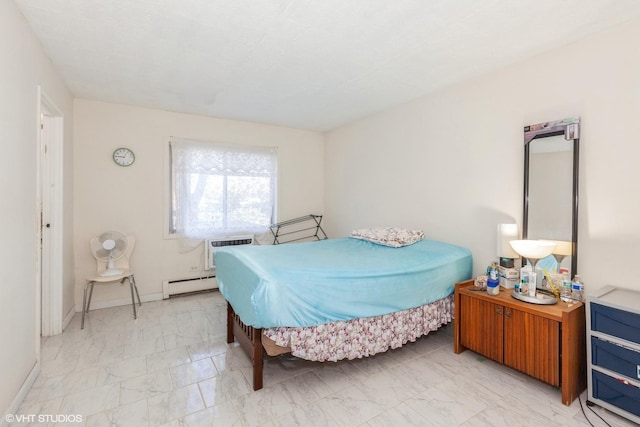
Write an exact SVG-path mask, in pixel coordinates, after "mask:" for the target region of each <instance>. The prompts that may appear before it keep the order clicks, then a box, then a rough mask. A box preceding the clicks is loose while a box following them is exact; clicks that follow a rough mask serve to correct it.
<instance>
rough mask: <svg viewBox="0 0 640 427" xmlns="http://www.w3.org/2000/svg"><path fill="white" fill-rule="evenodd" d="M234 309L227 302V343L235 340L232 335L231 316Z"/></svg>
mask: <svg viewBox="0 0 640 427" xmlns="http://www.w3.org/2000/svg"><path fill="white" fill-rule="evenodd" d="M233 315H234V311H233V308H232V307H231V304H229V303H228V302H227V344H231V343H232V342H234V341H235V339H234V337H233V317H234V316H233Z"/></svg>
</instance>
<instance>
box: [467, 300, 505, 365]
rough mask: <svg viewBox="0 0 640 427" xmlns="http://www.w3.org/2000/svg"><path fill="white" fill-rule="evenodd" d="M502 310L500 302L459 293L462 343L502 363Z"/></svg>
mask: <svg viewBox="0 0 640 427" xmlns="http://www.w3.org/2000/svg"><path fill="white" fill-rule="evenodd" d="M502 310H503V307H502V305H500V304H494V303H491V302H487V301H483V300H481V299H477V298H472V297H469V296H467V295H461V296H460V317H461V319H460V327H461V331H462V332H461V337H460V340H461V342H462V345H463V346H464V347H466V348H468V349H469V350H473V351H475V352H476V353H479V354H482V355H483V356H485V357H487V358H489V359H492V360H495V361H497V362H500V363H502Z"/></svg>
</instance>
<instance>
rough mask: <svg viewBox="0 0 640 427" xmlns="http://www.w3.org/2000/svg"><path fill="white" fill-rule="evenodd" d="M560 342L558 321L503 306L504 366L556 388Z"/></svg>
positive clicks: (557, 383) (558, 378) (558, 380)
mask: <svg viewBox="0 0 640 427" xmlns="http://www.w3.org/2000/svg"><path fill="white" fill-rule="evenodd" d="M525 331H526V332H525ZM559 343H560V324H559V323H558V322H556V321H554V320H549V319H545V318H544V317H540V316H536V315H535V314H531V313H525V312H524V311H521V310H517V309H512V308H509V307H505V312H504V364H505V365H507V366H510V367H512V368H514V369H517V370H518V371H520V372H524V373H525V374H528V375H531V376H532V377H535V378H538V379H539V380H542V381H544V382H546V383H548V384H551V385H553V386H556V387H557V386H559V385H560V344H559Z"/></svg>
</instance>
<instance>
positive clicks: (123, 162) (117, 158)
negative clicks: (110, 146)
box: [113, 147, 136, 166]
mask: <svg viewBox="0 0 640 427" xmlns="http://www.w3.org/2000/svg"><path fill="white" fill-rule="evenodd" d="M135 160H136V156H135V154H133V151H131V150H130V149H129V148H124V147H122V148H117V149H116V150H115V151H114V152H113V161H114V162H116V165H118V166H131V165H132V164H133V162H134V161H135Z"/></svg>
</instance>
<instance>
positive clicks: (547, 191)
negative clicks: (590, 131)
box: [522, 118, 580, 277]
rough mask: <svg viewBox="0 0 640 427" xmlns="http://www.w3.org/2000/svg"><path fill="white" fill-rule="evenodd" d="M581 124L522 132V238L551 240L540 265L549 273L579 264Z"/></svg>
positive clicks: (560, 123) (556, 124) (529, 128)
mask: <svg viewBox="0 0 640 427" xmlns="http://www.w3.org/2000/svg"><path fill="white" fill-rule="evenodd" d="M579 141H580V119H579V118H570V119H564V120H558V121H554V122H546V123H539V124H535V125H530V126H525V128H524V209H523V213H524V216H523V221H522V238H523V239H541V240H554V241H556V242H557V243H558V245H557V246H556V250H555V253H554V255H550V256H549V257H547V258H545V259H543V260H540V262H539V265H540V267H541V268H547V269H548V270H549V272H552V271H553V270H556V271H559V269H560V268H566V269H567V270H568V271H569V273H570V274H571V277H573V276H575V275H576V273H577V265H578V253H577V244H578V148H579Z"/></svg>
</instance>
